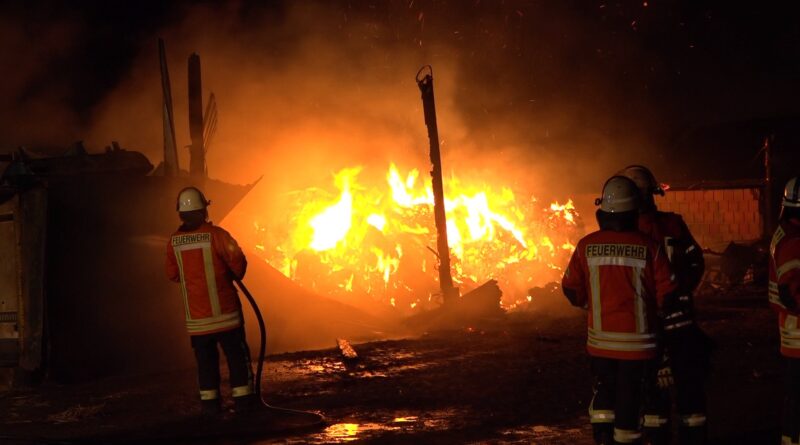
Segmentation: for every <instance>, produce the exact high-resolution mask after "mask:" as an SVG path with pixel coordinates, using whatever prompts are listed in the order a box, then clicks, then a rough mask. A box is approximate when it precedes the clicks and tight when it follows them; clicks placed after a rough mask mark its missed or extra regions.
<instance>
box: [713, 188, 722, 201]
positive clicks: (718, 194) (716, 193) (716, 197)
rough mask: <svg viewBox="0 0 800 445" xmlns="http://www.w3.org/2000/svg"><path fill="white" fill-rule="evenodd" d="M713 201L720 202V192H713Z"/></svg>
mask: <svg viewBox="0 0 800 445" xmlns="http://www.w3.org/2000/svg"><path fill="white" fill-rule="evenodd" d="M714 201H716V202H720V201H722V190H714Z"/></svg>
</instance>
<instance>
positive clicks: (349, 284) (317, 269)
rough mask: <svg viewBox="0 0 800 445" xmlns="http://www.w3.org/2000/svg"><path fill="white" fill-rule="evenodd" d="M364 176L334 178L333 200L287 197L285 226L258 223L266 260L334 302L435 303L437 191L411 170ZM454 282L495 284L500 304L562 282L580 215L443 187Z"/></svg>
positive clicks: (311, 192)
mask: <svg viewBox="0 0 800 445" xmlns="http://www.w3.org/2000/svg"><path fill="white" fill-rule="evenodd" d="M361 171H362V169H361V168H360V167H359V168H347V169H343V170H341V171H339V172H338V173H336V175H335V176H334V183H335V186H336V189H337V191H338V192H337V193H336V195H330V194H329V193H327V192H324V191H322V190H319V189H308V190H304V191H299V192H295V193H292V194H291V201H290V202H289V203H287V205H286V208H287V211H288V213H289V215H288V219H287V220H286V221H285V222H284V223H283V224H279V223H275V222H270V223H269V224H259V223H258V222H257V223H256V225H255V227H256V230H257V231H258V233H259V235H260V238H259V242H258V244H257V246H256V248H257V251H258V252H259V253H261V254H262V255H263V256H264V259H265V260H266V261H267V262H269V263H270V264H272V265H273V266H274V267H276V268H277V269H278V270H280V271H281V272H282V273H283V274H284V275H286V276H287V277H289V278H291V279H293V280H295V281H297V282H298V283H300V284H301V285H304V286H307V287H310V288H312V289H314V290H316V291H318V292H321V293H323V294H326V295H330V296H340V297H343V298H352V296H353V295H362V296H364V295H369V296H370V297H372V298H373V299H377V300H379V301H382V302H385V303H387V304H390V305H391V306H394V307H395V308H398V309H401V308H402V309H404V310H411V309H415V308H420V307H427V305H429V304H432V303H433V304H437V303H438V299H437V298H432V296H433V295H434V294H436V292H438V288H439V286H438V283H437V282H436V280H437V279H438V276H437V274H436V273H435V272H434V271H433V270H431V267H430V265H431V264H433V265H436V264H437V263H438V262H437V260H436V258H435V256H434V254H433V253H432V252H431V250H430V248H431V247H432V246H435V245H436V241H435V236H436V231H435V228H434V222H433V192H432V190H431V186H430V181H426V183H423V181H421V180H420V174H419V172H418V171H417V170H416V169H414V170H411V171H409V172H408V173H407V174H405V175H403V174H402V173H401V172H400V170H399V169H398V168H397V167H396V166H395V165H394V164H392V165H390V166H389V170H388V172H387V173H386V176H385V178H386V182H385V183H383V185H370V186H367V185H364V184H361V183H359V182H358V181H357V180H358V177H359V174H360V173H361ZM445 210H446V213H447V226H448V227H447V229H448V241H449V244H450V247H451V249H452V251H451V256H452V263H453V271H452V272H453V279H454V281H455V283H456V284H457V285H458V286H460V287H461V288H462V292H463V291H468V290H469V289H471V288H473V287H476V286H477V285H480V284H482V283H483V282H484V281H486V280H489V279H492V278H494V279H496V280H498V282H499V284H500V286H501V288H502V289H503V291H504V301H503V302H504V305H505V306H506V307H510V306H513V305H514V304H515V303H518V302H520V301H525V300H526V291H527V289H528V288H530V287H531V286H535V285H541V284H544V283H547V282H551V281H554V280H557V279H558V278H559V275H560V270H561V266H560V265H562V264H565V263H566V261H567V259H568V258H569V255H570V254H571V252H572V250H573V249H574V243H575V242H576V240H577V238H578V236H579V235H580V234H579V233H578V228H577V216H578V214H577V213H576V211H575V206H574V205H573V203H572V201H571V200H569V201H567V202H566V203H565V204H559V203H558V202H554V203H552V204H550V205H549V206H547V207H542V206H541V205H539V204H537V201H536V199H535V198H534V197H533V196H528V197H527V198H526V199H525V200H523V201H522V202H518V201H517V195H515V193H514V192H513V191H512V190H511V189H510V188H507V187H496V186H490V185H487V184H483V183H480V184H478V183H475V184H473V183H465V182H462V181H461V180H459V179H458V178H456V177H452V176H451V177H450V178H446V179H445Z"/></svg>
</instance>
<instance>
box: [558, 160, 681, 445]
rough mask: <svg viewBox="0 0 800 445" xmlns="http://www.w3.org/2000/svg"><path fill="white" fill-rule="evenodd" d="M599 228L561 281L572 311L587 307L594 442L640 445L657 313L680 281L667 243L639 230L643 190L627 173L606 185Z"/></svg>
mask: <svg viewBox="0 0 800 445" xmlns="http://www.w3.org/2000/svg"><path fill="white" fill-rule="evenodd" d="M596 203H597V204H599V205H600V209H599V210H598V211H597V222H598V224H599V226H600V230H599V231H597V232H594V233H591V234H589V235H587V236H585V237H584V238H583V239H581V240H580V241H579V242H578V246H577V247H576V249H575V252H574V253H573V255H572V258H571V260H570V262H569V266H568V268H567V271H566V272H565V274H564V278H563V280H562V289H563V291H564V295H565V296H566V297H567V299H568V300H569V301H570V303H572V305H573V306H577V307H582V308H586V309H588V317H587V318H588V339H587V343H586V346H587V350H588V353H589V355H590V360H591V370H592V374H593V377H594V397H593V398H592V402H591V404H590V406H589V417H590V421H591V423H592V429H593V432H594V439H595V442H596V443H598V444H611V443H614V444H638V443H641V441H642V433H641V428H640V422H641V421H640V418H641V408H642V404H643V398H644V384H645V378H646V372H647V369H649V366H650V365H649V362H650V361H652V360H653V359H654V358H656V356H657V354H658V348H659V347H658V338H657V334H658V330H657V326H658V325H659V320H658V308H659V306H660V305H668V304H672V300H674V298H676V295H677V294H676V293H675V291H676V290H677V283H676V282H675V280H674V276H673V274H672V271H671V269H670V266H669V261H668V260H667V257H666V255H665V254H664V252H663V249H662V248H661V246H659V245H658V244H657V243H655V241H653V240H652V239H650V237H648V236H647V235H645V234H643V233H641V232H639V231H638V230H637V219H638V217H639V205H640V204H639V203H640V199H639V191H638V189H637V188H636V184H635V183H634V182H633V181H631V180H630V179H628V178H626V177H623V176H614V177H612V178H610V179H609V180H608V181H607V182H606V184H605V186H604V187H603V196H602V197H601V198H600V199H598V200H597V201H596Z"/></svg>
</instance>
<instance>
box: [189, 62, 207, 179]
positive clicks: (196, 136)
mask: <svg viewBox="0 0 800 445" xmlns="http://www.w3.org/2000/svg"><path fill="white" fill-rule="evenodd" d="M189 134H190V136H191V138H192V145H191V147H190V148H189V174H190V175H192V176H193V177H195V178H201V177H204V176H205V175H206V152H205V147H204V143H203V84H202V80H201V77H200V56H199V55H197V53H193V54H192V55H191V56H189Z"/></svg>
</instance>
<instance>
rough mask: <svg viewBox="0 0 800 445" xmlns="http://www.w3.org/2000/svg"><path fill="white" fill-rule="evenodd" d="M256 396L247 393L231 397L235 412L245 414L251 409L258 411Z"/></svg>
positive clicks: (258, 404)
mask: <svg viewBox="0 0 800 445" xmlns="http://www.w3.org/2000/svg"><path fill="white" fill-rule="evenodd" d="M259 402H260V401H259V400H258V397H257V396H256V395H255V394H248V395H246V396H241V397H234V398H233V409H234V411H236V414H247V413H251V412H253V411H258V409H259V408H260V407H261V404H260V403H259Z"/></svg>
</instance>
